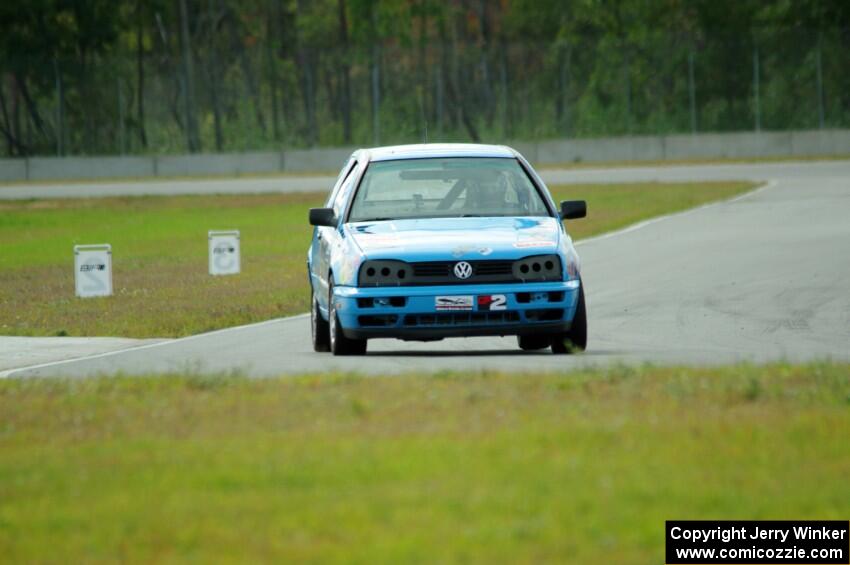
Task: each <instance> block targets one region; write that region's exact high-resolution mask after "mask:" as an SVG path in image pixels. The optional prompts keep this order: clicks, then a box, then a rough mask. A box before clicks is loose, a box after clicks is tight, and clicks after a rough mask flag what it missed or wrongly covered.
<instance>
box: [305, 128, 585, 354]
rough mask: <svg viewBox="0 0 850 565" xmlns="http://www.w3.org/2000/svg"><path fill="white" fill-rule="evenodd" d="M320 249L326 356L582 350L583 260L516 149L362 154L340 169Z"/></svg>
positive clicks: (320, 229) (578, 209)
mask: <svg viewBox="0 0 850 565" xmlns="http://www.w3.org/2000/svg"><path fill="white" fill-rule="evenodd" d="M325 206H326V207H325V208H313V209H311V210H310V224H311V225H313V226H315V229H314V232H313V241H312V244H311V245H310V250H309V251H308V254H307V269H308V272H309V278H310V288H311V290H312V310H311V311H312V315H311V318H312V333H313V348H314V349H315V350H316V351H332V352H333V353H334V354H335V355H362V354H364V353H365V352H366V343H367V340H369V339H371V338H398V339H404V340H421V341H431V340H439V339H442V338H446V337H468V336H484V335H499V336H506V335H515V336H517V339H518V342H519V347H520V348H522V349H524V350H536V349H544V348H547V347H551V349H552V351H553V352H554V353H568V352H572V351H575V350H583V349H584V348H585V346H586V344H587V313H586V307H585V300H584V288H583V285H582V282H581V276H580V270H579V258H578V255H577V254H576V250H575V248H574V247H573V243H572V240H571V239H570V237H569V235H568V234H567V231H566V230H565V229H564V226H563V224H562V220H565V219H574V218H582V217H584V216H585V215H586V211H587V207H586V204H585V202H584V201H582V200H577V201H566V202H561V204H560V206H559V207H556V205H555V203H554V202H553V201H552V197H551V196H550V195H549V191H548V190H547V188H546V186H545V185H544V184H543V181H542V180H541V179H540V177H539V176H538V175H537V173H536V172H535V171H534V170H533V169H532V168H531V165H529V163H528V161H526V160H525V159H524V158H523V157H522V156H521V155H520V154H519V153H517V152H516V151H514V150H513V149H510V148H508V147H504V146H492V145H467V144H425V145H405V146H397V147H382V148H377V149H361V150H358V151H356V152H355V153H354V154H353V155H352V156H351V158H350V159H349V160H348V162H347V163H346V164H345V166H344V167H343V168H342V171H340V174H339V177H338V178H337V181H336V183H335V185H334V187H333V190H332V191H331V194H330V197H329V198H328V201H327V203H326V205H325Z"/></svg>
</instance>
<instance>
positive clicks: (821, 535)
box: [666, 520, 850, 565]
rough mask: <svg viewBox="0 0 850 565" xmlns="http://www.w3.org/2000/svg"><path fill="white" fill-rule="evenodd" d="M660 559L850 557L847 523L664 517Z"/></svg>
mask: <svg viewBox="0 0 850 565" xmlns="http://www.w3.org/2000/svg"><path fill="white" fill-rule="evenodd" d="M666 540H667V546H666V547H667V555H666V563H667V564H668V565H673V564H676V563H684V564H692V565H697V564H700V563H738V564H748V563H762V564H768V563H811V564H819V565H829V564H832V563H850V523H848V522H847V521H824V520H799V521H795V520H739V521H726V520H724V521H707V520H668V521H667V526H666Z"/></svg>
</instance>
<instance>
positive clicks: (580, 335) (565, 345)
mask: <svg viewBox="0 0 850 565" xmlns="http://www.w3.org/2000/svg"><path fill="white" fill-rule="evenodd" d="M578 292H579V294H578V305H577V306H576V315H575V316H574V317H573V323H572V326H570V330H569V331H567V332H564V333H562V334H559V335H557V336H555V337H554V338H553V339H552V353H557V354H565V353H579V352H581V351H584V350H585V349H587V306H586V305H585V301H584V283H583V282H582V283H581V286H579V291H578Z"/></svg>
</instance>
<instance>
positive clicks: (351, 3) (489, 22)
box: [0, 0, 850, 157]
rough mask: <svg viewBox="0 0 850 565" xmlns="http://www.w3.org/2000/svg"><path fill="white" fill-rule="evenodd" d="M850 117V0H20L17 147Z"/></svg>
mask: <svg viewBox="0 0 850 565" xmlns="http://www.w3.org/2000/svg"><path fill="white" fill-rule="evenodd" d="M848 125H850V2H847V1H846V0H795V1H788V0H775V1H768V0H764V1H755V0H443V1H440V0H6V1H5V2H3V3H0V140H2V141H0V142H2V144H3V152H4V153H5V154H6V155H7V156H11V157H17V156H27V155H72V154H137V153H180V152H186V151H189V152H200V151H218V152H220V151H242V150H277V149H279V148H280V147H282V146H293V147H310V146H317V145H331V146H333V145H372V144H375V145H377V144H388V143H399V142H419V141H438V140H440V141H505V140H516V139H520V140H521V139H541V138H548V137H592V136H609V135H646V134H662V133H677V132H678V133H689V132H699V131H738V130H760V129H771V130H778V129H791V128H795V129H797V128H823V127H847V126H848Z"/></svg>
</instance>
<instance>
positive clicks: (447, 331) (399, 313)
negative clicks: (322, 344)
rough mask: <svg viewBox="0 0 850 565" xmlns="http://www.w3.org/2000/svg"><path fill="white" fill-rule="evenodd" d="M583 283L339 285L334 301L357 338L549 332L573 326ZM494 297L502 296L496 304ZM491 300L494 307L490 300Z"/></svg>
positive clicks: (342, 321)
mask: <svg viewBox="0 0 850 565" xmlns="http://www.w3.org/2000/svg"><path fill="white" fill-rule="evenodd" d="M579 285H580V282H579V280H571V281H565V282H545V283H511V284H488V285H445V286H409V287H404V286H399V287H370V288H357V287H350V286H339V287H334V303H335V305H336V313H337V316H338V320H339V322H340V324H341V326H342V329H343V333H344V334H345V335H346V336H347V337H349V338H354V339H364V338H376V337H392V338H399V339H410V340H433V339H441V338H444V337H471V336H482V335H530V334H548V333H559V332H564V331H567V330H569V329H570V325H571V323H572V320H573V316H575V311H576V306H577V304H578V296H579ZM438 297H442V298H445V297H453V298H456V299H459V300H460V301H461V302H464V305H463V307H462V308H459V309H451V310H449V309H445V306H442V307H441V308H438V306H437V298H438ZM470 297H471V300H470ZM488 297H489V298H488ZM493 297H498V298H497V299H495V304H493ZM488 301H490V306H487V304H486V303H487V302H488ZM470 302H471V306H469V304H470ZM467 306H469V307H467Z"/></svg>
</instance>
